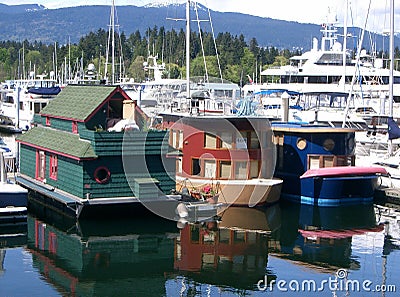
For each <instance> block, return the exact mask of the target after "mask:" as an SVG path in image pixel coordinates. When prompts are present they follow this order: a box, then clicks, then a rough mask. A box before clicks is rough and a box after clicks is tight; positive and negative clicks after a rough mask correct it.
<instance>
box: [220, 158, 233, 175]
mask: <svg viewBox="0 0 400 297" xmlns="http://www.w3.org/2000/svg"><path fill="white" fill-rule="evenodd" d="M219 175H220V177H222V178H230V177H231V162H230V161H220V162H219Z"/></svg>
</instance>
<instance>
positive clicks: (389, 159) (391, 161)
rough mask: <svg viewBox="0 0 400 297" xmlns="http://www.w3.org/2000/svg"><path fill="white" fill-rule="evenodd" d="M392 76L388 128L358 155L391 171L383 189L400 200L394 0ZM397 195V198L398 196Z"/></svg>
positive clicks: (363, 159)
mask: <svg viewBox="0 0 400 297" xmlns="http://www.w3.org/2000/svg"><path fill="white" fill-rule="evenodd" d="M389 50H390V53H389V54H390V76H389V99H390V100H389V114H388V117H387V130H386V131H383V133H379V131H378V132H376V133H375V135H371V136H370V137H371V138H373V137H374V140H373V144H374V145H373V146H372V147H371V148H370V149H369V150H366V153H365V154H363V155H362V154H360V155H358V156H357V161H356V162H359V163H364V164H365V162H369V163H370V164H378V165H380V166H383V167H384V168H385V169H386V170H387V171H388V173H389V175H388V176H386V177H384V176H382V178H381V189H383V190H384V192H385V193H386V195H387V196H389V197H394V199H395V200H396V201H400V200H399V199H398V197H400V128H399V126H398V122H396V121H395V120H394V119H393V96H394V95H393V84H394V1H393V0H391V1H390V49H389ZM356 145H357V147H358V150H359V151H360V152H361V150H362V149H364V148H365V145H366V144H365V143H362V142H361V141H358V142H357V144H356ZM396 197H397V198H396Z"/></svg>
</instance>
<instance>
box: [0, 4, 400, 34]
mask: <svg viewBox="0 0 400 297" xmlns="http://www.w3.org/2000/svg"><path fill="white" fill-rule="evenodd" d="M114 1H115V5H116V6H122V5H135V6H143V5H146V4H149V3H165V2H167V3H177V2H185V1H184V0H164V1H160V0H156V1H154V0H153V1H150V0H114ZM347 1H348V2H349V10H348V17H347V24H348V25H349V26H352V25H354V26H358V27H360V28H363V27H364V26H366V27H367V29H368V30H371V31H374V32H377V33H383V32H385V31H386V32H387V30H388V28H389V26H390V24H389V17H388V15H389V7H390V3H389V2H390V0H347ZM197 2H199V3H201V4H204V5H206V6H207V7H209V8H210V9H211V10H215V11H220V12H240V13H245V14H250V15H255V16H260V17H269V18H273V19H280V20H287V21H296V22H300V23H312V24H323V23H325V22H326V21H327V15H328V9H330V11H331V12H336V15H337V20H338V24H339V25H340V26H342V25H343V24H344V19H345V11H346V9H345V7H346V4H345V3H346V0H250V1H243V0H199V1H197ZM394 2H395V14H396V17H395V32H397V31H400V4H399V1H398V0H395V1H394ZM0 3H4V4H8V5H17V4H27V3H35V4H42V5H44V6H45V7H47V8H49V9H55V8H60V7H71V6H80V5H111V4H112V0H68V1H65V0H63V1H60V0H8V1H7V0H0ZM369 3H371V4H370V6H369ZM368 7H370V9H369V14H368ZM367 16H368V19H367V21H366V18H367Z"/></svg>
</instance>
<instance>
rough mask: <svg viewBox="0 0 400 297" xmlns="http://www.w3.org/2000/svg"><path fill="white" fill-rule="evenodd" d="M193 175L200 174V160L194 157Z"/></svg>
mask: <svg viewBox="0 0 400 297" xmlns="http://www.w3.org/2000/svg"><path fill="white" fill-rule="evenodd" d="M192 175H200V160H199V159H192Z"/></svg>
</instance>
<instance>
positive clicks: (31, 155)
mask: <svg viewBox="0 0 400 297" xmlns="http://www.w3.org/2000/svg"><path fill="white" fill-rule="evenodd" d="M20 160H22V161H21V162H20V163H21V164H20V172H21V173H22V174H25V175H27V176H30V177H32V178H35V173H36V149H34V148H33V147H29V146H26V145H24V144H21V149H20Z"/></svg>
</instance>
